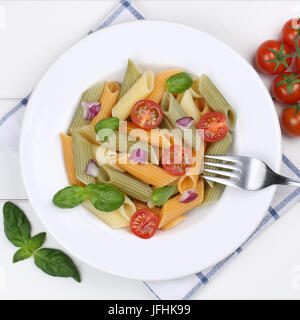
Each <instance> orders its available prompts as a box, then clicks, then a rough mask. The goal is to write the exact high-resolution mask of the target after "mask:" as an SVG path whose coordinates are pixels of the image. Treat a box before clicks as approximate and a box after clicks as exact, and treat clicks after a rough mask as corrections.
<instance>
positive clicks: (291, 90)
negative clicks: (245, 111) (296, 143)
mask: <svg viewBox="0 0 300 320" xmlns="http://www.w3.org/2000/svg"><path fill="white" fill-rule="evenodd" d="M281 35H282V41H280V40H267V41H265V42H263V43H262V44H261V45H260V46H259V47H258V49H257V51H256V57H255V60H256V64H257V67H258V68H259V70H260V71H262V72H264V73H266V74H269V75H276V77H275V79H274V80H273V83H272V93H273V96H274V97H275V99H276V100H277V101H278V102H280V103H282V104H283V105H284V106H285V109H284V110H283V111H282V113H281V116H280V120H281V126H282V128H283V130H284V131H285V132H286V133H287V134H289V135H291V136H300V48H299V47H300V18H295V19H290V20H289V21H287V22H286V23H285V24H284V26H283V28H282V31H281Z"/></svg>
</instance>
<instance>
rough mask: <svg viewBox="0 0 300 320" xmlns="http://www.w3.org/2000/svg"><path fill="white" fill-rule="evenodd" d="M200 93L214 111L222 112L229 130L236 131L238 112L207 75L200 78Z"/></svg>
mask: <svg viewBox="0 0 300 320" xmlns="http://www.w3.org/2000/svg"><path fill="white" fill-rule="evenodd" d="M199 91H200V93H201V95H202V96H203V97H204V99H205V100H206V102H207V103H208V105H209V106H210V107H211V108H212V109H213V110H214V111H217V112H222V113H223V114H224V115H225V116H226V118H227V120H228V125H229V130H230V131H231V132H232V131H234V128H235V125H236V120H237V115H236V112H235V110H234V109H232V107H231V106H230V105H229V103H228V102H227V101H226V99H225V98H224V97H223V95H222V94H221V92H220V91H219V90H218V89H217V88H216V86H215V85H214V84H213V83H212V81H211V80H210V79H209V78H208V76H207V75H206V74H203V75H202V76H201V77H200V78H199Z"/></svg>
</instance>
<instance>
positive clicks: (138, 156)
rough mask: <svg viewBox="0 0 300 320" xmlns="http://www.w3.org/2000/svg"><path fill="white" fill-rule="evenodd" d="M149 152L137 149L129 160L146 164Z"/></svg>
mask: <svg viewBox="0 0 300 320" xmlns="http://www.w3.org/2000/svg"><path fill="white" fill-rule="evenodd" d="M147 157H148V152H147V151H146V150H142V149H135V150H134V151H133V152H132V153H131V155H130V157H129V160H131V161H134V162H136V163H141V164H145V163H146V161H147Z"/></svg>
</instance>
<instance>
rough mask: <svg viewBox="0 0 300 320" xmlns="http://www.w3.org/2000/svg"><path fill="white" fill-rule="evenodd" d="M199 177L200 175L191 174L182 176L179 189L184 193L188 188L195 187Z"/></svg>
mask: <svg viewBox="0 0 300 320" xmlns="http://www.w3.org/2000/svg"><path fill="white" fill-rule="evenodd" d="M198 178H199V176H189V175H185V176H182V177H180V178H179V180H178V191H179V192H180V193H183V192H184V191H186V190H188V189H195V188H196V185H197V181H198Z"/></svg>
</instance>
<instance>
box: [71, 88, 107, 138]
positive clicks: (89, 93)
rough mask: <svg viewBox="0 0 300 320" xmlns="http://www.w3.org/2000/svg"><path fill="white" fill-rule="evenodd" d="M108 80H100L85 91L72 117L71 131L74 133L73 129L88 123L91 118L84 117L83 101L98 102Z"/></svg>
mask: <svg viewBox="0 0 300 320" xmlns="http://www.w3.org/2000/svg"><path fill="white" fill-rule="evenodd" d="M105 84H106V82H100V83H97V84H96V85H94V86H93V87H91V88H89V89H87V90H86V91H84V93H83V94H82V96H81V99H80V103H79V105H78V107H77V110H76V113H75V115H74V117H73V119H72V122H71V124H70V127H69V129H68V132H69V133H72V129H77V128H81V127H84V126H86V125H88V124H89V123H90V122H91V120H85V119H84V118H83V113H82V106H81V102H82V101H86V102H96V101H99V99H100V97H101V94H102V91H103V89H104V87H105Z"/></svg>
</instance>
